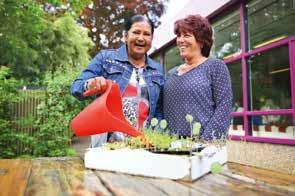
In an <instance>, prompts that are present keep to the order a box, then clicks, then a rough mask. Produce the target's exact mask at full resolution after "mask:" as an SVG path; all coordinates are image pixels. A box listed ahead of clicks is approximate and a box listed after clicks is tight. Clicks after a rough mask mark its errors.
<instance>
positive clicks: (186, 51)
mask: <svg viewBox="0 0 295 196" xmlns="http://www.w3.org/2000/svg"><path fill="white" fill-rule="evenodd" d="M176 43H177V46H178V49H179V52H180V56H181V57H182V58H184V59H191V58H193V57H194V56H195V55H196V54H200V53H201V44H200V43H199V42H198V41H197V40H196V38H195V36H194V34H192V33H190V32H180V33H179V35H177V39H176Z"/></svg>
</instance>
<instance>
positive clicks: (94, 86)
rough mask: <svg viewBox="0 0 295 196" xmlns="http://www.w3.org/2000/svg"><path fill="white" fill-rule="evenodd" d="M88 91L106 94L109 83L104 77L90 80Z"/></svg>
mask: <svg viewBox="0 0 295 196" xmlns="http://www.w3.org/2000/svg"><path fill="white" fill-rule="evenodd" d="M87 89H88V90H96V91H102V92H104V91H105V90H106V89H107V81H106V79H105V78H104V77H95V78H92V79H89V80H88V82H87Z"/></svg>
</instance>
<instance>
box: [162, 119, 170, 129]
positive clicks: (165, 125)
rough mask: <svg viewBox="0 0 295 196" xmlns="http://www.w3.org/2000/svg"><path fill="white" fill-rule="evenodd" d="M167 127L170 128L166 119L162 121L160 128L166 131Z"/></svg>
mask: <svg viewBox="0 0 295 196" xmlns="http://www.w3.org/2000/svg"><path fill="white" fill-rule="evenodd" d="M167 126H168V123H167V121H166V120H165V119H163V120H161V121H160V128H161V129H163V130H164V129H166V128H167Z"/></svg>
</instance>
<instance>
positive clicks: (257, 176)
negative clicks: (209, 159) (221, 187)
mask: <svg viewBox="0 0 295 196" xmlns="http://www.w3.org/2000/svg"><path fill="white" fill-rule="evenodd" d="M222 174H223V175H227V176H230V177H233V178H245V177H246V178H248V179H250V181H251V179H252V181H255V183H258V184H265V185H267V186H271V187H273V188H277V189H280V190H281V191H284V190H286V191H290V192H294V193H295V175H288V174H284V173H279V172H276V171H271V170H267V169H262V168H256V167H250V166H247V165H241V164H237V163H227V164H226V166H225V167H224V170H223V172H222Z"/></svg>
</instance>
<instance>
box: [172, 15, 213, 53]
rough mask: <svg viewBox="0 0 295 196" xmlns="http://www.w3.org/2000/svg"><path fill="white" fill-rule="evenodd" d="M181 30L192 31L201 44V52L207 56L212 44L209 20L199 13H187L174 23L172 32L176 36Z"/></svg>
mask: <svg viewBox="0 0 295 196" xmlns="http://www.w3.org/2000/svg"><path fill="white" fill-rule="evenodd" d="M183 32H189V33H192V34H193V35H194V37H195V39H196V40H197V42H199V43H200V44H201V53H202V55H203V56H205V57H208V56H209V54H210V50H211V47H212V44H213V39H212V27H211V25H210V23H209V21H208V20H207V19H206V18H204V17H202V16H200V15H189V16H187V17H185V18H183V19H180V20H177V21H176V22H175V23H174V33H175V34H176V35H177V36H178V35H180V34H181V33H183Z"/></svg>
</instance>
